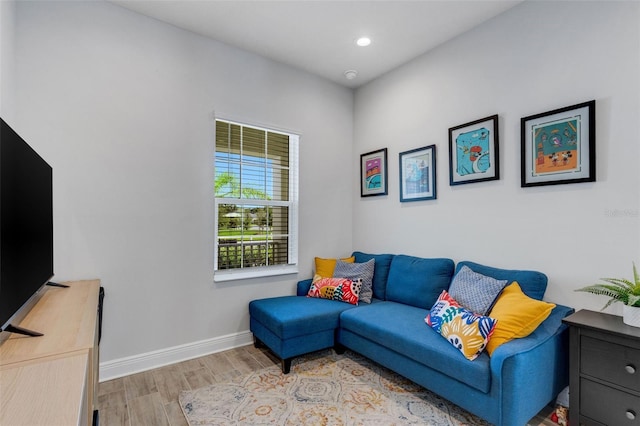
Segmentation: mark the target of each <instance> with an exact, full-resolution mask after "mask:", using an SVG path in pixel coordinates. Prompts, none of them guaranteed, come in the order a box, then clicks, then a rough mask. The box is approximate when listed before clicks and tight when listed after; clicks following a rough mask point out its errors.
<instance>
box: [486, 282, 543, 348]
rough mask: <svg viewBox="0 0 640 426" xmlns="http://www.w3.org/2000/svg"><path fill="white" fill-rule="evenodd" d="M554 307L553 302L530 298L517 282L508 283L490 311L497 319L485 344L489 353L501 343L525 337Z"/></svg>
mask: <svg viewBox="0 0 640 426" xmlns="http://www.w3.org/2000/svg"><path fill="white" fill-rule="evenodd" d="M555 307H556V305H555V304H553V303H547V302H542V301H540V300H535V299H532V298H530V297H529V296H527V295H526V294H524V293H523V292H522V290H521V289H520V286H519V285H518V283H517V282H514V283H512V284H510V285H508V286H507V287H506V288H505V289H504V290H503V292H502V294H501V295H500V297H498V300H497V301H496V304H495V306H494V307H493V309H492V310H491V313H490V315H491V317H492V318H495V319H496V320H498V325H497V326H496V329H495V332H494V334H493V336H492V337H491V340H490V341H489V344H488V345H487V352H489V355H491V354H493V351H494V350H495V349H496V348H497V347H498V346H500V345H502V344H503V343H506V342H508V341H510V340H513V339H519V338H522V337H527V336H528V335H529V334H531V333H532V332H533V331H534V330H535V329H536V328H538V326H539V325H540V324H541V323H542V321H544V320H545V319H547V317H548V316H549V314H550V313H551V311H552V310H553V308H555Z"/></svg>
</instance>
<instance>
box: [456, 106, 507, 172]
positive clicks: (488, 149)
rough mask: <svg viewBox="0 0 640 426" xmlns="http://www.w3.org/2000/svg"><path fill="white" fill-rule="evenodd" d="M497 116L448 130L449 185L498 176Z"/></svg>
mask: <svg viewBox="0 0 640 426" xmlns="http://www.w3.org/2000/svg"><path fill="white" fill-rule="evenodd" d="M498 144H499V137H498V116H497V115H492V116H491V117H487V118H482V119H480V120H476V121H472V122H471V123H466V124H461V125H460V126H456V127H452V128H450V129H449V185H462V184H464V183H473V182H483V181H487V180H498V179H500V156H499V155H498V154H499V152H498Z"/></svg>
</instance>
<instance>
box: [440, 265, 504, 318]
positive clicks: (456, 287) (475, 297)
mask: <svg viewBox="0 0 640 426" xmlns="http://www.w3.org/2000/svg"><path fill="white" fill-rule="evenodd" d="M506 285H507V280H496V279H495V278H491V277H487V276H486V275H482V274H479V273H477V272H474V271H472V270H471V268H469V267H468V266H463V267H462V268H460V270H459V271H458V273H457V274H456V275H455V277H453V281H452V282H451V286H450V287H449V294H450V295H451V297H453V298H454V299H455V300H457V301H458V303H460V305H462V306H464V307H465V308H467V309H469V310H470V311H471V312H475V313H476V314H480V315H487V314H488V313H489V311H490V310H491V308H492V307H493V304H494V303H495V302H496V299H497V298H498V296H499V295H500V293H501V292H502V289H503V288H504V286H506Z"/></svg>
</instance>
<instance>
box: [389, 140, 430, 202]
mask: <svg viewBox="0 0 640 426" xmlns="http://www.w3.org/2000/svg"><path fill="white" fill-rule="evenodd" d="M398 158H399V161H400V164H399V170H400V202H401V203H404V202H407V201H421V200H435V199H436V198H437V192H436V190H437V187H438V185H437V181H436V146H435V145H429V146H425V147H422V148H416V149H412V150H410V151H404V152H401V153H400V154H399V156H398Z"/></svg>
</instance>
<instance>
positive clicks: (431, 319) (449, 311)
mask: <svg viewBox="0 0 640 426" xmlns="http://www.w3.org/2000/svg"><path fill="white" fill-rule="evenodd" d="M459 307H460V305H459V304H458V302H456V301H455V300H454V299H453V298H452V297H451V296H450V295H449V293H447V290H442V293H440V296H438V300H436V303H434V304H433V307H432V308H431V311H429V314H428V315H427V317H426V318H425V319H424V321H425V322H426V323H427V324H429V327H431V328H433V329H434V330H435V331H436V332H438V333H440V328H441V327H442V324H443V323H444V322H445V321H447V320H451V318H453V316H454V315H455V314H456V310H457V308H459Z"/></svg>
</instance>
